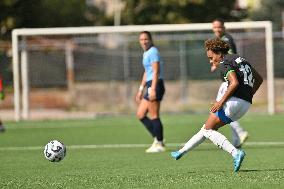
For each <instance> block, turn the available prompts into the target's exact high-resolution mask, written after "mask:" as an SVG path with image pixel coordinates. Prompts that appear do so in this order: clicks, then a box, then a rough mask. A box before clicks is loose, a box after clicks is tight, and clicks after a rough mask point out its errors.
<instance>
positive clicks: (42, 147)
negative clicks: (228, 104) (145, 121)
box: [0, 142, 284, 151]
mask: <svg viewBox="0 0 284 189" xmlns="http://www.w3.org/2000/svg"><path fill="white" fill-rule="evenodd" d="M150 145H151V144H90V145H67V149H103V148H146V147H149V146H150ZM183 145H184V144H181V143H167V144H166V146H168V147H179V146H183ZM201 145H202V146H205V145H206V146H207V145H213V144H212V143H203V144H201ZM282 145H284V142H246V143H245V144H244V146H282ZM43 149H44V146H22V147H0V151H21V150H43Z"/></svg>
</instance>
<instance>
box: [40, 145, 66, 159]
mask: <svg viewBox="0 0 284 189" xmlns="http://www.w3.org/2000/svg"><path fill="white" fill-rule="evenodd" d="M43 153H44V157H45V158H46V159H48V160H49V161H51V162H59V161H61V160H63V159H64V157H65V156H66V147H65V145H64V144H63V143H62V142H60V141H58V140H52V141H50V142H48V143H47V145H45V148H44V151H43Z"/></svg>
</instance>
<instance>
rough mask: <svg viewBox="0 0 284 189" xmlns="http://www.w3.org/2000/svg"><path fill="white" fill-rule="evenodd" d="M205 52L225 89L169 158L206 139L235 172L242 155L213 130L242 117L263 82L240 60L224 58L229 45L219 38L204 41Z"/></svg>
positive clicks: (243, 154)
mask: <svg viewBox="0 0 284 189" xmlns="http://www.w3.org/2000/svg"><path fill="white" fill-rule="evenodd" d="M205 49H206V53H207V57H208V59H209V62H210V64H211V65H212V64H213V65H214V66H215V67H216V68H217V69H219V70H220V72H221V79H222V80H224V81H228V82H229V85H228V88H227V90H226V92H225V94H224V95H223V96H222V98H221V100H220V101H216V102H215V103H214V105H213V106H212V107H211V109H210V114H209V116H208V118H207V121H206V122H205V124H204V125H203V127H202V128H201V129H200V131H199V132H198V133H196V134H195V135H194V136H193V137H191V139H190V140H189V141H188V142H187V143H186V144H185V145H184V147H183V148H181V149H180V150H178V151H175V152H172V153H171V156H172V157H173V158H174V159H175V160H178V159H180V158H181V157H182V156H183V155H184V154H185V153H186V152H188V151H190V150H192V149H193V148H195V147H196V146H198V145H199V144H201V143H202V142H203V141H204V140H205V139H206V138H207V139H209V140H211V141H212V142H213V143H214V144H215V145H217V146H218V147H219V148H221V149H223V150H225V151H227V152H228V153H230V154H231V155H232V156H233V160H234V171H235V172H237V171H239V169H240V167H241V164H242V161H243V159H244V157H245V152H244V151H243V150H238V149H237V148H235V147H234V146H233V145H232V144H231V143H230V142H229V140H228V139H227V138H226V137H225V136H224V135H222V134H221V133H219V132H217V130H218V129H219V128H220V127H222V126H224V125H226V124H228V123H231V122H233V121H236V120H238V119H240V118H241V117H242V116H244V115H245V113H246V112H247V111H248V109H249V107H250V105H251V103H252V98H253V95H254V94H255V92H256V91H257V90H258V88H259V87H260V85H261V83H262V82H263V79H262V77H261V76H260V75H259V73H258V72H257V71H256V70H255V69H254V68H253V67H252V66H251V65H250V64H249V62H247V61H246V60H245V59H244V58H243V57H240V56H239V55H237V54H228V51H229V45H228V44H227V43H226V42H224V41H222V40H220V39H219V38H215V39H209V40H207V41H206V42H205ZM209 161H210V160H209Z"/></svg>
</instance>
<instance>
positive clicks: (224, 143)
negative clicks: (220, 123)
mask: <svg viewBox="0 0 284 189" xmlns="http://www.w3.org/2000/svg"><path fill="white" fill-rule="evenodd" d="M203 130H204V132H203V133H204V136H205V137H206V138H208V139H209V140H211V141H212V142H213V143H214V144H215V145H217V146H218V147H219V148H221V149H223V150H225V151H226V152H228V153H230V154H231V155H232V156H233V157H235V156H236V154H237V152H238V151H237V149H236V148H235V147H234V146H233V145H232V144H231V143H230V142H229V140H228V139H227V138H226V137H225V136H224V135H222V134H221V133H219V132H217V131H215V130H212V129H209V130H207V129H203Z"/></svg>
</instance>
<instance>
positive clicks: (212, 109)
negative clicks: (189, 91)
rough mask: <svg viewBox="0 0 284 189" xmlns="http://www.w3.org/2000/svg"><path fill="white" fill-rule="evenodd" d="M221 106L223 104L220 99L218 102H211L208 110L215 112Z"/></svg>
mask: <svg viewBox="0 0 284 189" xmlns="http://www.w3.org/2000/svg"><path fill="white" fill-rule="evenodd" d="M222 106H223V104H222V103H221V102H220V101H219V102H215V103H214V104H213V106H212V107H211V109H210V112H212V113H215V112H217V111H218V110H220V109H221V108H222Z"/></svg>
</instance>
